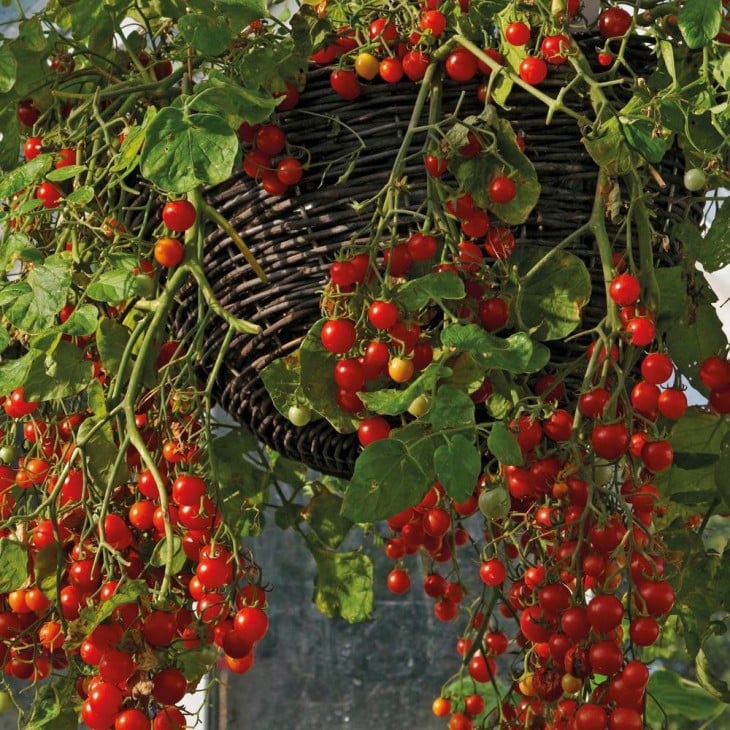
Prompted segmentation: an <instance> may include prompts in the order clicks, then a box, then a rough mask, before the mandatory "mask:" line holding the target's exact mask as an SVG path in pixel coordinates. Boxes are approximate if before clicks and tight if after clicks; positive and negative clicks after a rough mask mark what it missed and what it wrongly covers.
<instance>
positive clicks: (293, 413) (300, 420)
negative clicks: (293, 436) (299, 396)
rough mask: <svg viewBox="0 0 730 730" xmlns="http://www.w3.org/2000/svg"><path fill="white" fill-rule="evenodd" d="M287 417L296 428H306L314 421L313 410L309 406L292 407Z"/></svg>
mask: <svg viewBox="0 0 730 730" xmlns="http://www.w3.org/2000/svg"><path fill="white" fill-rule="evenodd" d="M286 416H287V418H288V419H289V420H290V421H291V422H292V423H293V424H294V425H295V426H306V425H307V424H308V423H309V422H310V421H311V420H312V409H311V408H310V407H309V406H291V408H289V410H288V411H287V414H286Z"/></svg>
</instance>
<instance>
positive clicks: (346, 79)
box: [330, 68, 362, 101]
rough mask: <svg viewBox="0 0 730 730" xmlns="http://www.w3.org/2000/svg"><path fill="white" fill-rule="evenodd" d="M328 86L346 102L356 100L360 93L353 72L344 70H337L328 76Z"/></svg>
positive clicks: (360, 89) (360, 90)
mask: <svg viewBox="0 0 730 730" xmlns="http://www.w3.org/2000/svg"><path fill="white" fill-rule="evenodd" d="M330 86H331V87H332V89H333V90H334V91H335V92H336V93H337V94H339V95H340V96H341V97H342V98H343V99H345V100H347V101H353V100H354V99H357V97H358V96H360V93H361V92H362V88H361V87H360V84H359V82H358V80H357V76H356V74H355V72H354V71H351V70H350V69H345V68H340V69H337V70H335V71H333V72H332V73H331V74H330Z"/></svg>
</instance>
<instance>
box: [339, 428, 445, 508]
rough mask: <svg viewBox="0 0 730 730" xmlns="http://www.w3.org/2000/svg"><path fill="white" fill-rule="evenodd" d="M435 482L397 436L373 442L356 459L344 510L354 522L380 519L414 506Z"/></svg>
mask: <svg viewBox="0 0 730 730" xmlns="http://www.w3.org/2000/svg"><path fill="white" fill-rule="evenodd" d="M431 484H432V480H431V479H429V478H428V477H427V476H426V474H424V472H423V470H422V468H421V465H420V464H419V463H418V462H417V460H416V459H414V458H413V456H412V455H411V454H410V453H409V450H408V448H407V447H406V445H405V444H404V443H403V442H401V441H399V440H397V439H394V438H387V439H383V440H381V441H375V442H374V443H372V444H370V445H369V446H368V447H367V448H366V449H365V450H364V451H363V452H362V453H361V454H360V456H359V457H358V460H357V461H356V462H355V473H354V474H353V477H352V480H351V481H350V484H349V485H348V487H347V490H346V492H345V500H344V502H343V505H342V514H343V516H344V517H347V518H348V519H350V520H352V521H353V522H377V521H378V520H383V519H386V518H387V517H391V516H393V515H394V514H397V513H398V512H400V511H401V510H404V509H405V508H406V507H412V506H413V505H415V504H418V502H419V501H420V500H421V499H422V498H423V495H424V494H425V493H426V492H427V491H428V489H429V487H430V486H431Z"/></svg>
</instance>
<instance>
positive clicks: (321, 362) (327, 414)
mask: <svg viewBox="0 0 730 730" xmlns="http://www.w3.org/2000/svg"><path fill="white" fill-rule="evenodd" d="M323 324H324V320H323V319H322V320H319V322H317V323H316V324H315V325H314V326H313V327H312V328H311V329H310V330H309V332H308V333H307V336H306V337H305V338H304V341H303V342H302V344H301V347H300V348H299V352H300V354H299V357H300V361H301V365H302V372H301V382H302V392H303V393H304V396H305V398H306V399H307V400H308V401H309V404H310V405H311V406H312V409H313V410H315V411H317V413H319V414H320V415H321V416H323V417H324V418H326V419H327V420H328V421H329V422H330V423H331V424H332V426H333V427H334V428H335V429H336V430H337V431H339V432H340V433H352V432H353V431H355V430H356V428H357V425H356V424H357V423H358V422H357V421H356V420H355V419H353V417H352V416H351V415H350V414H348V413H345V412H344V411H343V410H342V409H341V408H340V406H339V405H338V404H337V397H336V395H337V384H336V383H335V380H334V378H333V377H329V374H330V373H333V372H334V369H335V364H336V362H337V358H336V357H335V355H333V354H332V353H331V352H328V351H327V350H325V348H324V346H323V345H322V341H321V340H320V337H319V333H320V332H321V331H322V325H323ZM323 374H327V375H328V377H323Z"/></svg>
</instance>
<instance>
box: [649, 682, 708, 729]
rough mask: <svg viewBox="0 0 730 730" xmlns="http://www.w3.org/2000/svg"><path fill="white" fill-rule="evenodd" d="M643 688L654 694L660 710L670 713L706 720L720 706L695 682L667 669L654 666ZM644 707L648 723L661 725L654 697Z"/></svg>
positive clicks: (652, 725) (661, 718)
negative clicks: (647, 682)
mask: <svg viewBox="0 0 730 730" xmlns="http://www.w3.org/2000/svg"><path fill="white" fill-rule="evenodd" d="M647 691H648V694H649V695H650V696H653V697H656V698H657V700H658V701H659V703H660V704H661V707H662V710H664V712H666V713H667V715H669V716H670V717H674V716H678V717H681V718H684V719H686V720H706V719H707V718H708V717H709V716H711V715H713V714H714V713H715V712H717V711H718V710H719V709H720V707H721V704H720V703H719V702H718V701H717V700H716V699H714V698H713V697H712V696H711V695H709V694H708V693H707V692H706V691H705V690H704V689H702V687H700V686H699V685H698V684H696V683H695V682H691V681H690V680H688V679H683V678H682V677H680V676H679V675H678V674H676V673H675V672H672V671H669V670H667V669H658V670H656V671H654V672H652V673H651V678H650V679H649V685H648V688H647ZM647 710H648V719H649V724H650V726H651V727H659V726H661V725H662V724H663V717H664V716H663V714H662V713H661V712H660V711H659V710H658V708H657V706H656V703H655V702H654V701H652V700H649V701H648V702H647Z"/></svg>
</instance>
